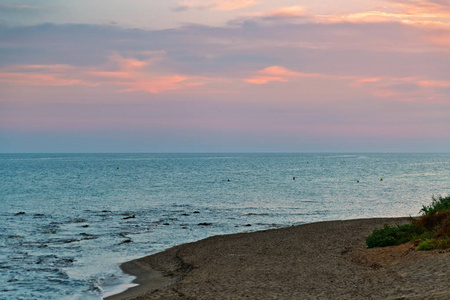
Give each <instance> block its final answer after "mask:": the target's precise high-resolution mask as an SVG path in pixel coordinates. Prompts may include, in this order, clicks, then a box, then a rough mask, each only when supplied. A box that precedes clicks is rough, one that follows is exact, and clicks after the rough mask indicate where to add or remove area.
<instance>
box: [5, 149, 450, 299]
mask: <svg viewBox="0 0 450 300" xmlns="http://www.w3.org/2000/svg"><path fill="white" fill-rule="evenodd" d="M294 177H295V180H294ZM381 179H383V180H381ZM358 181H359V182H358ZM448 193H450V154H0V298H1V299H101V298H102V297H103V296H105V295H110V294H113V293H117V292H120V291H121V290H123V289H125V288H127V287H128V286H131V285H130V282H131V280H132V279H133V278H132V277H131V276H128V275H125V274H123V273H122V272H121V271H120V269H119V264H120V263H122V262H125V261H128V260H131V259H134V258H138V257H142V256H146V255H149V254H152V253H156V252H159V251H162V250H164V249H167V248H169V247H172V246H174V245H177V244H181V243H187V242H192V241H196V240H200V239H203V238H206V237H209V236H212V235H219V234H228V233H238V232H246V231H256V230H263V229H269V228H277V227H284V226H291V225H296V224H303V223H310V222H317V221H325V220H344V219H354V218H372V217H401V216H408V215H413V216H414V215H417V214H418V213H419V211H420V209H421V207H422V205H424V204H429V203H430V201H431V196H432V195H433V194H434V195H441V194H442V195H446V194H448Z"/></svg>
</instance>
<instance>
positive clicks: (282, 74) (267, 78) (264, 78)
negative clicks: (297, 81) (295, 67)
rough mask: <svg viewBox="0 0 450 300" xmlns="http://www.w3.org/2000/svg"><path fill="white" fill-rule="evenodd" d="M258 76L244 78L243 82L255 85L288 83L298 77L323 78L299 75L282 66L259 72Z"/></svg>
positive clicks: (316, 75)
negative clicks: (273, 82) (275, 82)
mask: <svg viewBox="0 0 450 300" xmlns="http://www.w3.org/2000/svg"><path fill="white" fill-rule="evenodd" d="M256 73H257V75H255V76H252V77H249V78H244V79H243V80H244V81H245V82H248V83H253V84H265V83H268V82H271V81H279V82H286V81H290V80H291V79H293V78H298V77H321V76H322V75H321V74H314V73H299V72H295V71H291V70H289V69H286V68H284V67H281V66H271V67H267V68H265V69H263V70H260V71H257V72H256Z"/></svg>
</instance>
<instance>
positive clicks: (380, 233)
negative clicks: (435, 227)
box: [366, 223, 425, 248]
mask: <svg viewBox="0 0 450 300" xmlns="http://www.w3.org/2000/svg"><path fill="white" fill-rule="evenodd" d="M424 232H425V230H424V229H423V228H421V227H419V226H418V225H416V224H413V223H409V224H404V225H396V226H388V225H384V227H383V228H381V229H375V230H374V231H373V232H372V234H371V235H369V236H368V237H367V238H366V243H367V246H368V247H369V248H373V247H386V246H395V245H400V244H403V243H406V242H409V241H410V240H411V239H413V238H414V237H417V236H420V235H421V234H423V233H424Z"/></svg>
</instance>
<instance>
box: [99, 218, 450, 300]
mask: <svg viewBox="0 0 450 300" xmlns="http://www.w3.org/2000/svg"><path fill="white" fill-rule="evenodd" d="M407 221H408V218H386V219H360V220H348V221H331V222H320V223H313V224H305V225H299V226H292V227H288V228H281V229H274V230H266V231H260V232H253V233H242V234H234V235H224V236H214V237H211V238H207V239H205V240H201V241H198V242H195V243H190V244H184V245H179V246H176V247H174V248H171V249H168V250H166V251H164V252H161V253H157V254H155V255H151V256H147V257H144V258H141V259H137V260H134V261H131V262H127V263H124V264H123V265H122V266H121V267H122V269H123V270H124V271H125V272H126V273H129V274H132V275H135V276H137V279H136V281H135V282H136V283H138V284H139V286H137V287H135V288H131V289H129V290H127V291H125V292H123V293H121V294H118V295H114V296H111V297H109V298H107V299H110V300H116V299H244V298H246V299H450V252H449V251H438V250H436V251H430V252H423V251H415V250H414V247H413V245H412V244H404V245H400V246H397V247H387V248H375V249H367V247H366V245H365V238H366V236H367V235H368V234H370V233H371V232H372V230H373V229H374V228H379V227H382V226H383V225H384V224H390V225H392V224H400V223H405V222H407Z"/></svg>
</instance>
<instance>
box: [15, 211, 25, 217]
mask: <svg viewBox="0 0 450 300" xmlns="http://www.w3.org/2000/svg"><path fill="white" fill-rule="evenodd" d="M24 214H25V212H24V211H20V212H18V213H17V214H16V216H20V215H24Z"/></svg>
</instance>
